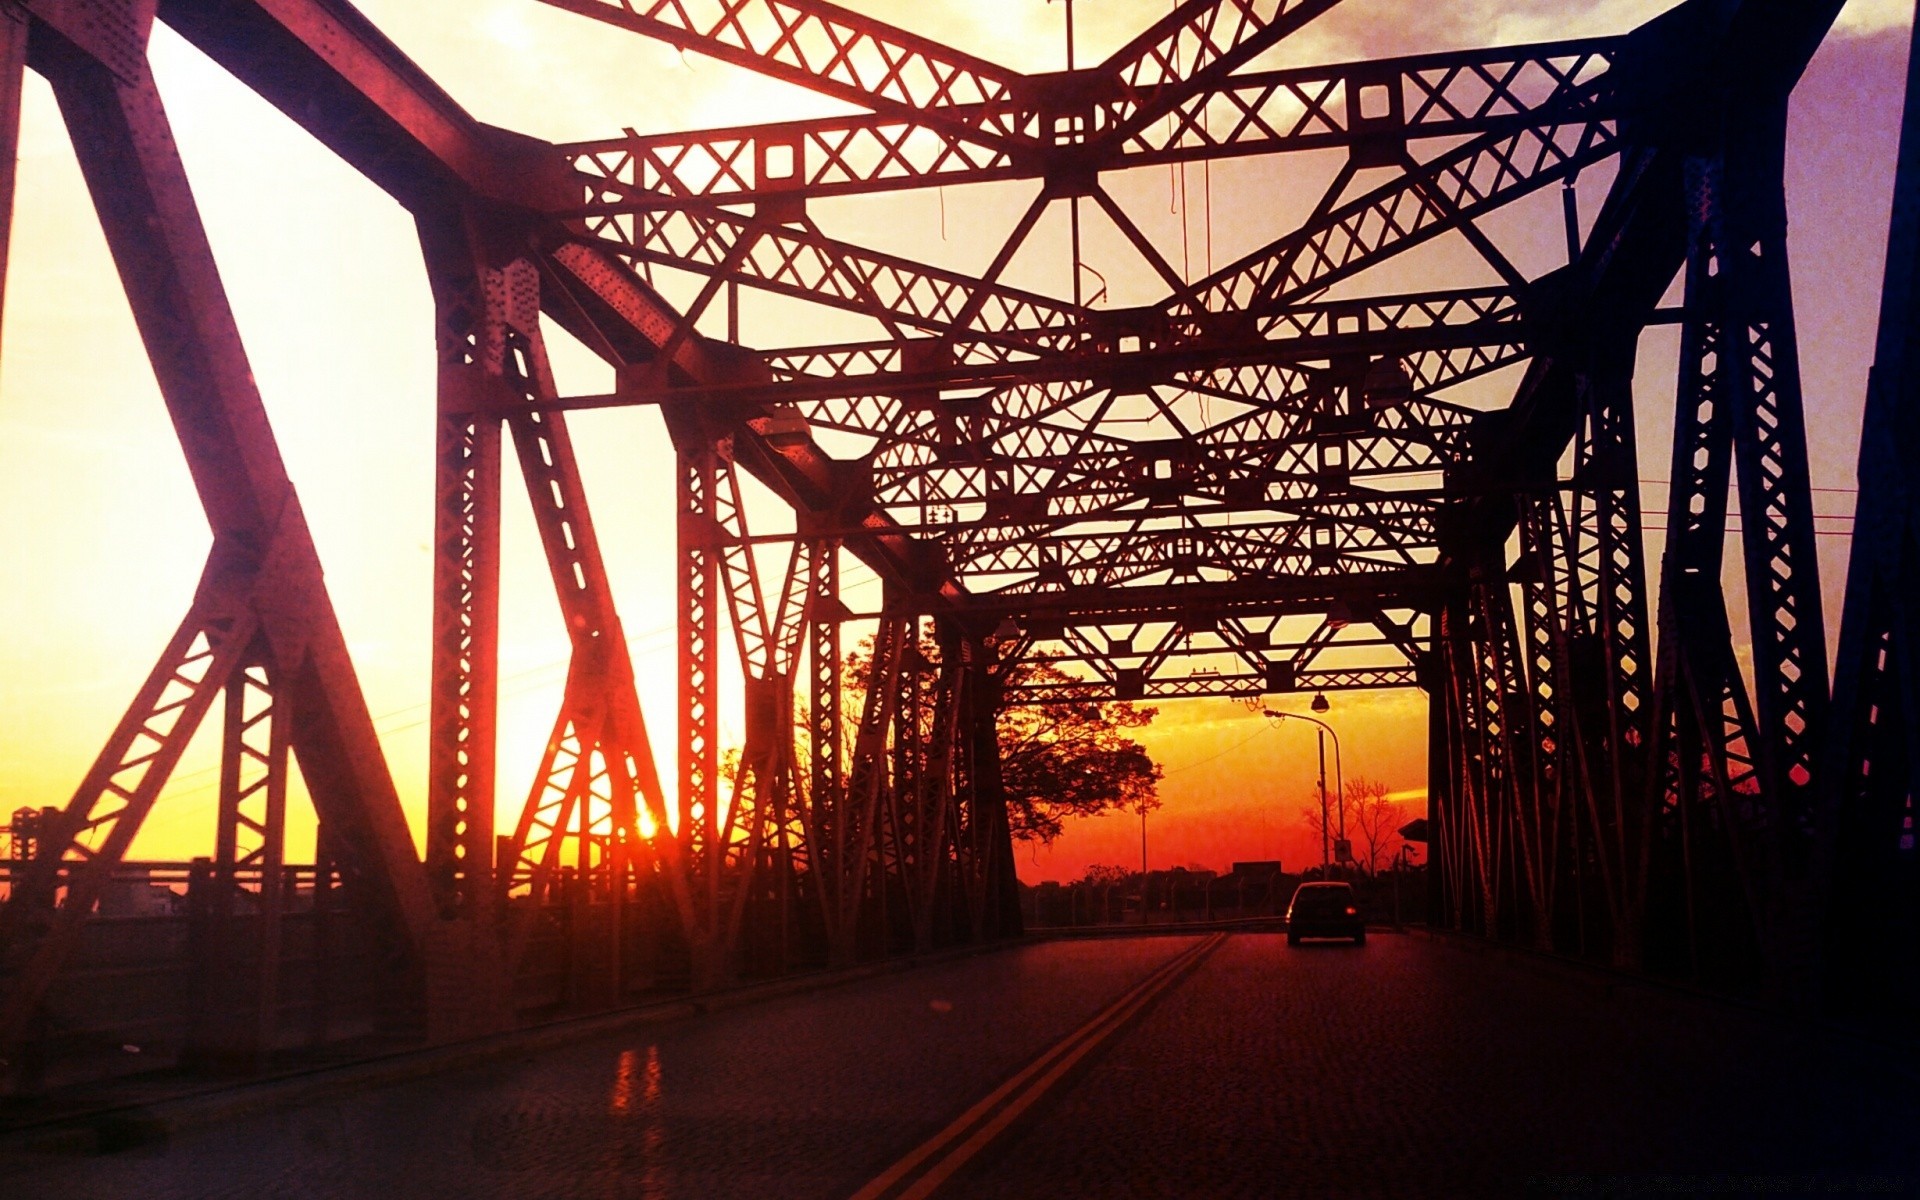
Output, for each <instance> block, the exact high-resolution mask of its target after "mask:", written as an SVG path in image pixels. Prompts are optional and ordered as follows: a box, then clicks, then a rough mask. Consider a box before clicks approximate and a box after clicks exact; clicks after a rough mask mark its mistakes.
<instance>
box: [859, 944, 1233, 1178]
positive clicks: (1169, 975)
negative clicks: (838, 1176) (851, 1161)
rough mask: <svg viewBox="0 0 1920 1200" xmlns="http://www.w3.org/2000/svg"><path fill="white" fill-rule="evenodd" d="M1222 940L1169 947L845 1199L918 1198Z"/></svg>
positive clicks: (1184, 975) (952, 1171) (1000, 1131)
mask: <svg viewBox="0 0 1920 1200" xmlns="http://www.w3.org/2000/svg"><path fill="white" fill-rule="evenodd" d="M1226 940H1227V935H1226V934H1224V933H1216V934H1213V935H1212V936H1210V937H1208V938H1206V939H1205V940H1203V941H1201V942H1199V943H1197V944H1196V945H1193V946H1189V947H1188V948H1187V949H1185V950H1183V951H1181V952H1180V953H1179V954H1176V955H1175V956H1174V957H1173V958H1172V959H1170V960H1169V961H1167V962H1166V963H1164V964H1162V965H1161V966H1160V967H1159V969H1157V970H1155V971H1154V972H1153V973H1152V974H1151V975H1148V976H1147V977H1146V978H1145V979H1143V980H1141V981H1140V982H1139V983H1137V984H1135V985H1134V986H1133V987H1132V988H1130V989H1128V990H1127V992H1126V994H1124V995H1122V996H1121V997H1120V998H1119V999H1118V1000H1115V1001H1114V1002H1113V1003H1112V1004H1109V1005H1108V1006H1107V1007H1106V1008H1104V1009H1101V1010H1100V1012H1099V1013H1098V1014H1097V1015H1096V1016H1095V1017H1094V1018H1093V1019H1092V1020H1091V1021H1088V1022H1087V1023H1086V1024H1085V1025H1082V1026H1081V1027H1080V1028H1078V1029H1076V1030H1074V1031H1073V1032H1072V1033H1070V1034H1068V1035H1067V1036H1066V1037H1065V1038H1063V1039H1061V1040H1060V1041H1059V1042H1057V1043H1055V1044H1054V1046H1053V1047H1052V1048H1051V1049H1049V1050H1048V1051H1047V1052H1046V1053H1044V1054H1042V1055H1041V1056H1040V1057H1039V1058H1037V1059H1035V1060H1034V1061H1033V1062H1031V1063H1029V1064H1028V1065H1027V1066H1026V1067H1024V1068H1022V1069H1021V1070H1020V1071H1019V1072H1018V1073H1016V1074H1015V1075H1014V1076H1013V1077H1012V1078H1010V1079H1008V1080H1007V1081H1006V1082H1005V1083H1002V1084H1001V1085H1000V1086H999V1087H997V1088H995V1089H993V1091H991V1092H988V1093H987V1094H986V1095H985V1096H984V1097H982V1098H981V1100H980V1101H979V1102H978V1103H977V1104H975V1105H974V1106H973V1107H972V1108H969V1109H968V1110H967V1111H966V1112H964V1113H961V1114H960V1115H959V1116H958V1117H957V1118H955V1119H954V1121H953V1123H952V1124H950V1125H948V1126H947V1127H946V1128H945V1129H942V1130H941V1131H940V1132H939V1133H936V1134H934V1135H933V1136H932V1137H930V1138H928V1139H927V1140H926V1141H924V1142H922V1143H920V1145H919V1146H917V1147H915V1148H914V1150H913V1151H912V1152H911V1153H909V1154H908V1155H907V1156H906V1157H905V1158H902V1159H901V1160H900V1161H899V1162H897V1163H894V1164H893V1165H892V1166H891V1167H888V1168H887V1169H886V1170H885V1171H883V1172H881V1173H880V1175H879V1176H877V1177H876V1178H875V1179H874V1180H873V1182H871V1183H869V1184H867V1186H865V1187H863V1188H861V1189H860V1190H859V1191H857V1192H855V1193H854V1194H853V1200H881V1197H883V1196H884V1197H889V1198H891V1200H924V1198H925V1197H927V1196H931V1195H932V1194H933V1193H934V1191H935V1190H936V1189H937V1188H939V1186H940V1185H941V1184H943V1183H945V1182H946V1181H947V1179H948V1178H949V1177H950V1176H952V1175H953V1173H954V1172H955V1171H958V1170H959V1169H960V1168H961V1167H963V1166H965V1165H966V1164H967V1162H968V1161H969V1160H970V1159H972V1158H973V1157H974V1156H975V1155H976V1154H979V1153H980V1151H982V1150H984V1149H985V1148H986V1147H987V1145H988V1144H989V1143H991V1142H992V1141H993V1139H994V1138H996V1137H998V1136H1000V1134H1001V1133H1002V1132H1004V1131H1005V1130H1006V1128H1007V1127H1008V1126H1009V1125H1011V1124H1013V1122H1014V1121H1016V1120H1018V1119H1019V1117H1020V1114H1021V1113H1024V1112H1026V1111H1027V1110H1028V1109H1029V1108H1031V1107H1033V1105H1034V1102H1035V1101H1037V1100H1039V1099H1040V1097H1042V1096H1044V1095H1046V1094H1047V1092H1048V1091H1050V1090H1052V1088H1053V1087H1054V1085H1055V1084H1057V1083H1059V1082H1060V1080H1061V1079H1062V1078H1063V1077H1064V1076H1065V1075H1066V1074H1067V1072H1068V1071H1071V1070H1072V1069H1073V1068H1074V1066H1075V1064H1077V1063H1079V1062H1080V1061H1081V1060H1082V1059H1084V1058H1086V1056H1087V1055H1089V1054H1091V1053H1093V1051H1094V1050H1095V1049H1096V1048H1098V1047H1099V1045H1100V1044H1101V1043H1102V1042H1104V1041H1106V1040H1107V1039H1108V1038H1109V1037H1111V1036H1113V1034H1114V1033H1116V1032H1117V1031H1118V1030H1119V1029H1120V1028H1121V1027H1122V1026H1124V1025H1125V1024H1126V1023H1127V1022H1128V1021H1130V1020H1132V1019H1133V1017H1134V1016H1135V1015H1136V1014H1138V1013H1139V1012H1140V1010H1141V1009H1143V1008H1145V1007H1146V1006H1147V1005H1149V1004H1151V1003H1152V1002H1153V1001H1154V999H1155V998H1156V997H1158V996H1160V995H1161V994H1162V993H1164V992H1166V991H1167V990H1168V989H1170V988H1172V987H1173V986H1174V985H1175V984H1177V983H1179V982H1180V980H1181V979H1183V978H1185V977H1186V975H1187V973H1188V972H1189V971H1191V970H1193V968H1195V967H1197V966H1199V965H1200V960H1201V959H1203V958H1205V957H1206V956H1207V955H1209V954H1211V953H1213V951H1214V950H1215V949H1216V948H1218V947H1219V945H1220V943H1222V942H1224V941H1226Z"/></svg>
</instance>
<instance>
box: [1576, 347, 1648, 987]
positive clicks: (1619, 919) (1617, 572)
mask: <svg viewBox="0 0 1920 1200" xmlns="http://www.w3.org/2000/svg"><path fill="white" fill-rule="evenodd" d="M1635 343H1636V337H1635V336H1634V335H1633V334H1631V333H1623V334H1621V335H1619V336H1618V337H1617V339H1609V340H1606V341H1603V342H1602V343H1601V344H1600V345H1599V347H1598V349H1597V350H1596V352H1595V358H1594V361H1593V363H1592V366H1591V371H1590V374H1589V375H1588V378H1587V381H1586V387H1585V389H1584V391H1585V395H1584V400H1583V403H1582V405H1581V408H1582V415H1581V424H1580V428H1579V431H1578V433H1577V434H1576V437H1575V443H1574V462H1573V479H1572V482H1573V493H1572V496H1571V507H1572V511H1571V514H1570V515H1569V516H1568V519H1567V525H1568V530H1567V533H1566V538H1567V542H1568V553H1569V559H1570V562H1571V565H1572V570H1573V579H1572V581H1571V582H1572V588H1573V592H1572V600H1573V602H1574V603H1575V604H1576V605H1577V607H1578V610H1579V613H1580V616H1579V619H1578V620H1577V621H1576V623H1575V625H1574V626H1573V627H1572V628H1574V629H1575V630H1576V632H1575V634H1574V636H1573V638H1572V642H1571V645H1570V646H1569V647H1568V667H1569V672H1568V697H1569V711H1570V712H1571V713H1572V715H1573V725H1574V728H1573V731H1572V732H1573V733H1574V734H1575V735H1576V737H1577V741H1576V745H1575V748H1576V750H1577V752H1578V757H1579V761H1578V763H1577V764H1575V766H1576V767H1577V770H1578V772H1579V776H1578V784H1577V786H1576V787H1575V788H1574V790H1573V792H1572V798H1573V801H1574V803H1575V804H1576V805H1577V807H1578V808H1579V810H1580V811H1579V812H1576V813H1573V814H1571V816H1570V819H1569V820H1568V821H1567V823H1566V824H1567V831H1568V836H1569V845H1570V850H1571V852H1572V853H1573V855H1574V858H1573V863H1574V864H1575V868H1574V869H1575V871H1576V872H1577V873H1576V875H1575V876H1574V880H1573V886H1574V887H1575V889H1576V892H1575V895H1574V901H1575V904H1574V909H1575V912H1574V914H1573V915H1574V920H1575V922H1576V924H1577V926H1578V928H1579V931H1580V940H1581V941H1582V942H1584V941H1585V937H1586V917H1585V907H1586V896H1587V893H1588V892H1589V891H1590V890H1592V889H1593V888H1598V889H1599V891H1600V895H1601V898H1602V899H1603V901H1604V905H1605V911H1606V915H1607V918H1608V928H1607V946H1608V952H1609V956H1610V958H1611V960H1612V961H1613V963H1614V965H1616V966H1620V967H1625V968H1630V969H1637V968H1638V967H1639V966H1640V962H1641V950H1642V942H1643V931H1642V924H1643V922H1644V919H1645V904H1646V873H1647V839H1648V837H1649V836H1650V834H1651V828H1652V826H1651V819H1650V814H1649V806H1650V803H1651V793H1650V791H1649V784H1648V769H1649V767H1650V765H1651V756H1652V753H1653V751H1652V746H1653V742H1654V736H1653V726H1652V722H1653V717H1654V712H1655V703H1654V697H1653V682H1654V680H1653V665H1654V664H1653V655H1652V649H1651V643H1650V636H1649V635H1650V625H1649V621H1648V607H1647V572H1646V559H1645V551H1644V549H1643V542H1642V540H1641V520H1640V490H1639V487H1640V485H1639V476H1640V471H1639V449H1638V445H1637V441H1636V435H1635V430H1634V414H1633V369H1634V357H1635V348H1636V346H1635ZM1588 877H1591V878H1590V879H1589V878H1588Z"/></svg>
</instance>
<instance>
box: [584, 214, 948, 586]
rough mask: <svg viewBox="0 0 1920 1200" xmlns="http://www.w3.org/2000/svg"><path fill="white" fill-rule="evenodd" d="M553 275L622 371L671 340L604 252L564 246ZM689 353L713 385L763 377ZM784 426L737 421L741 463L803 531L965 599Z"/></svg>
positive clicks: (941, 570) (593, 342)
mask: <svg viewBox="0 0 1920 1200" xmlns="http://www.w3.org/2000/svg"><path fill="white" fill-rule="evenodd" d="M547 269H548V272H549V276H550V278H552V279H553V280H554V281H555V283H556V285H557V286H558V288H559V289H560V290H561V291H562V292H563V293H564V294H565V295H566V296H567V297H569V298H570V299H571V301H572V304H571V305H569V306H562V307H558V308H556V309H554V310H552V311H551V315H552V316H553V317H554V318H555V320H556V321H558V322H559V324H560V325H561V326H562V327H563V328H566V329H567V330H568V331H569V332H571V333H573V334H574V335H575V336H577V337H580V338H581V339H582V340H583V341H584V342H585V343H586V344H587V345H589V346H593V347H595V348H596V349H597V350H598V351H599V352H600V354H601V355H602V357H603V358H607V359H608V360H609V361H612V362H613V363H614V364H615V365H616V366H618V367H623V368H631V367H633V366H636V365H638V364H643V363H645V362H646V361H647V359H648V357H649V356H650V355H651V354H652V352H653V349H654V348H655V347H656V346H657V345H658V344H659V342H658V340H656V339H663V338H665V337H666V336H668V332H666V331H663V330H662V329H660V328H659V327H658V326H657V325H655V324H654V323H653V321H652V319H651V318H652V317H653V316H655V315H657V313H658V309H657V307H655V306H656V305H657V303H658V301H657V297H655V296H654V295H653V293H652V292H651V290H650V289H648V288H647V287H646V286H645V285H644V284H643V283H641V282H640V280H639V279H637V278H636V277H634V275H633V274H632V272H630V271H627V270H625V269H624V268H623V267H621V266H620V265H619V264H618V263H617V262H615V261H614V260H612V259H611V258H610V257H609V256H607V255H606V253H605V252H604V251H601V250H598V249H595V248H593V247H587V246H577V245H563V246H561V247H559V248H558V249H556V250H555V251H554V252H553V254H552V256H551V257H550V258H549V259H548V261H547ZM686 346H687V347H688V348H692V347H701V348H702V349H703V350H704V351H706V352H708V355H709V357H708V359H707V360H706V361H707V367H708V369H709V370H710V371H711V374H710V375H708V376H707V377H708V378H714V379H717V378H721V377H723V373H733V372H737V373H739V374H741V375H744V376H746V377H747V378H754V377H755V372H756V368H755V366H754V365H753V363H752V362H751V361H750V360H747V359H745V358H743V357H738V356H729V355H728V354H727V353H726V352H725V348H724V347H720V346H717V345H713V344H709V343H704V342H698V341H695V342H688V343H686ZM548 403H551V400H549V401H548ZM777 423H778V422H777V421H776V419H775V417H774V415H771V414H767V413H760V414H758V415H749V416H743V417H740V418H738V419H736V420H734V421H732V422H730V427H731V429H732V430H733V431H734V435H735V436H734V443H733V451H734V459H735V461H736V462H738V463H739V464H740V465H741V466H743V467H745V468H746V469H747V470H749V471H750V472H752V474H753V476H754V477H755V478H756V479H758V480H760V482H762V483H764V484H766V485H767V487H768V488H769V489H771V490H772V491H773V493H774V494H775V495H777V496H779V497H780V498H781V499H783V500H785V501H786V502H787V503H789V504H791V505H792V506H793V507H794V510H795V512H796V514H797V515H798V519H799V520H800V522H801V524H802V526H803V529H802V532H803V533H805V532H806V531H807V528H808V527H810V525H811V524H812V523H813V522H814V521H816V520H821V519H826V520H828V521H829V522H832V523H836V524H845V525H851V526H856V527H857V528H858V529H859V530H860V533H859V535H858V536H847V537H846V539H845V541H846V545H847V548H848V550H849V551H850V552H852V553H853V554H854V555H855V556H856V557H858V558H859V559H860V560H861V561H862V562H864V563H866V564H867V565H868V566H870V567H872V568H873V569H874V571H875V572H876V573H877V574H879V575H880V577H881V578H883V579H886V580H888V581H890V582H893V583H896V584H898V585H899V586H902V587H906V588H910V589H913V590H915V591H920V592H924V593H927V594H929V595H932V596H938V597H945V598H946V600H947V601H949V602H950V601H951V600H953V599H954V598H956V597H958V595H959V591H958V589H957V587H956V586H955V585H954V584H953V582H952V580H951V578H950V577H949V576H948V575H947V573H946V569H945V564H944V563H943V562H941V561H940V560H939V555H938V553H937V551H934V550H933V549H932V548H931V547H928V546H926V545H925V544H923V543H921V542H918V541H917V540H915V539H912V538H908V537H906V536H905V535H903V534H901V533H900V532H899V531H898V527H897V525H896V523H895V522H894V521H893V519H892V518H891V517H888V516H886V515H885V514H884V513H880V512H878V511H876V510H874V509H872V508H871V507H870V506H868V505H864V504H863V503H862V502H861V500H860V493H859V489H858V486H857V483H856V482H855V481H854V478H853V474H852V468H851V466H850V465H849V464H845V463H840V462H836V461H834V460H833V459H832V458H829V457H828V456H827V455H826V454H825V453H824V452H823V451H822V450H821V449H820V447H819V445H818V444H817V443H816V442H815V441H814V440H813V439H812V437H811V436H810V435H803V436H798V437H796V436H793V435H792V431H791V430H781V431H779V436H778V437H777V438H776V437H774V436H772V435H773V434H774V433H775V428H774V427H775V426H776V424H777Z"/></svg>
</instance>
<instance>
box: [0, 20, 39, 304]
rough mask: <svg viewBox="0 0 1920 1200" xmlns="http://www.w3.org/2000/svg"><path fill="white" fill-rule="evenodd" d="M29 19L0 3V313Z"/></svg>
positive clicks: (17, 148)
mask: <svg viewBox="0 0 1920 1200" xmlns="http://www.w3.org/2000/svg"><path fill="white" fill-rule="evenodd" d="M31 28H32V23H31V21H30V20H29V19H28V17H27V14H26V13H25V12H24V11H22V10H21V9H20V8H18V7H16V6H14V5H12V4H0V316H3V315H4V314H5V302H6V291H7V263H8V261H9V257H10V255H9V250H10V249H11V245H12V240H13V195H14V183H15V176H16V174H17V173H18V169H19V159H20V85H21V83H22V82H23V81H24V80H25V77H26V70H27V33H28V31H29V30H30V29H31Z"/></svg>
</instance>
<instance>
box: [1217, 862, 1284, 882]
mask: <svg viewBox="0 0 1920 1200" xmlns="http://www.w3.org/2000/svg"><path fill="white" fill-rule="evenodd" d="M1282 873H1283V872H1282V871H1281V870H1280V860H1279V859H1277V858H1262V859H1256V860H1255V861H1253V862H1237V863H1235V864H1233V870H1231V871H1229V872H1228V873H1227V874H1228V875H1229V876H1238V877H1240V878H1243V879H1245V878H1255V879H1267V878H1270V877H1272V876H1274V875H1279V874H1282Z"/></svg>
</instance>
